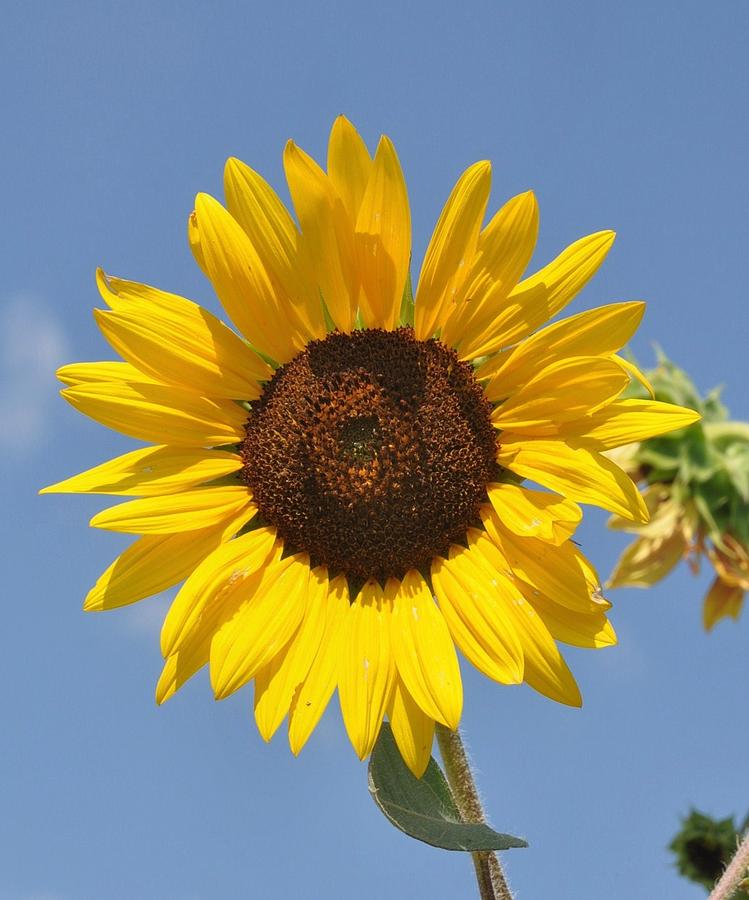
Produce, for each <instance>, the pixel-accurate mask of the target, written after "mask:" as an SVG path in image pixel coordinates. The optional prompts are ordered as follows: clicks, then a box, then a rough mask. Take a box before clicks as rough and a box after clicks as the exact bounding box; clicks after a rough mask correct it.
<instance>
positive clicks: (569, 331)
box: [476, 301, 645, 402]
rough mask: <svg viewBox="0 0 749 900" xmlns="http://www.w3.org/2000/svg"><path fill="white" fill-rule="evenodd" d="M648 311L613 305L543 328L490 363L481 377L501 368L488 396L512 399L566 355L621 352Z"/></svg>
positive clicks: (632, 305)
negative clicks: (539, 372)
mask: <svg viewBox="0 0 749 900" xmlns="http://www.w3.org/2000/svg"><path fill="white" fill-rule="evenodd" d="M644 312H645V304H644V303H642V302H636V301H633V302H630V303H610V304H608V305H607V306H599V307H596V308H595V309H589V310H586V311H585V312H582V313H578V314H577V315H575V316H569V317H568V318H566V319H562V321H561V322H555V323H554V324H553V325H549V326H547V327H546V328H543V329H541V331H539V332H537V333H536V334H534V335H531V337H529V338H527V339H526V340H524V341H523V342H522V343H521V344H519V345H518V346H517V347H515V349H514V350H512V351H511V352H510V353H509V355H508V356H506V357H502V358H501V360H497V362H496V363H495V362H494V360H493V359H490V360H488V361H487V362H486V363H484V364H483V365H482V366H479V368H478V370H477V373H476V374H477V377H478V378H486V377H487V376H488V375H490V374H492V372H493V371H494V370H493V366H494V365H496V364H500V365H501V368H499V369H498V370H496V374H495V375H494V377H493V378H492V379H491V381H490V382H489V383H488V384H487V385H486V388H485V390H486V396H487V397H488V398H489V399H490V400H492V401H494V402H496V401H497V400H501V399H502V398H504V397H509V396H510V395H511V394H512V393H514V392H515V391H516V390H517V389H518V388H519V387H520V386H521V385H523V384H525V383H526V382H527V381H529V380H530V379H531V378H533V377H534V376H535V375H536V373H537V372H538V371H539V370H540V369H542V368H544V367H545V366H547V365H548V364H549V363H551V362H555V361H556V360H558V359H562V358H564V357H567V356H608V355H609V354H611V353H613V352H615V351H616V350H619V349H620V348H621V347H623V346H624V345H625V344H626V343H627V341H629V339H630V338H631V337H632V335H633V334H634V333H635V331H636V330H637V327H638V326H639V324H640V321H641V320H642V316H643V313H644Z"/></svg>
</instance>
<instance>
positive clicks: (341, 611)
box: [289, 575, 349, 754]
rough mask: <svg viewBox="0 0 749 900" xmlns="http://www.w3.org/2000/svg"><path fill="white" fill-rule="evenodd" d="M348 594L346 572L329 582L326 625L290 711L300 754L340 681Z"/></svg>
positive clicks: (291, 740)
mask: <svg viewBox="0 0 749 900" xmlns="http://www.w3.org/2000/svg"><path fill="white" fill-rule="evenodd" d="M348 613H349V594H348V586H347V584H346V579H345V577H344V576H343V575H339V576H338V577H337V578H334V579H333V580H332V581H331V582H330V583H329V585H328V596H327V599H326V602H325V627H324V629H323V633H322V636H321V638H320V646H319V648H318V650H317V654H316V656H315V659H314V661H313V662H312V665H311V666H310V670H309V672H308V673H307V677H306V678H305V679H304V682H303V683H302V684H301V685H300V687H299V689H298V690H297V692H296V694H295V695H294V697H293V699H292V702H291V709H290V711H289V746H290V747H291V752H292V753H294V754H297V753H299V752H300V750H301V749H302V747H303V746H304V745H305V744H306V743H307V739H308V738H309V736H310V735H311V734H312V732H313V731H314V729H315V726H316V725H317V723H318V722H319V721H320V717H321V716H322V714H323V713H324V712H325V707H326V706H327V705H328V701H329V700H330V698H331V697H332V695H333V691H334V690H335V688H336V684H337V681H338V664H339V660H341V659H342V658H343V653H344V649H345V646H346V645H345V636H346V633H347V632H346V624H347V621H348Z"/></svg>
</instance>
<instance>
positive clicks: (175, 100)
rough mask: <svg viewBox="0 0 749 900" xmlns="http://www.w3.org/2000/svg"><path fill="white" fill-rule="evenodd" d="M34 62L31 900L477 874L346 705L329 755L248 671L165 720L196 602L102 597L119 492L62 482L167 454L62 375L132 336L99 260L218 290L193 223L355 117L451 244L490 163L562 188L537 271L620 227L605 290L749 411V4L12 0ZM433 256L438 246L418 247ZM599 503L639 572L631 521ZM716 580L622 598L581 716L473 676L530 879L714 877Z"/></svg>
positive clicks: (22, 274) (723, 716) (113, 549)
mask: <svg viewBox="0 0 749 900" xmlns="http://www.w3.org/2000/svg"><path fill="white" fill-rule="evenodd" d="M3 19H4V21H3V30H2V34H1V35H0V76H1V77H2V80H1V83H2V84H3V85H4V86H5V90H4V93H5V96H4V104H3V112H2V127H1V128H0V148H1V149H0V156H1V158H2V181H3V191H2V197H3V214H4V221H5V226H6V227H5V228H4V229H3V233H4V237H3V241H2V284H1V286H0V325H1V326H2V327H0V350H1V354H0V379H1V380H2V396H1V398H0V411H2V420H1V421H0V445H1V448H2V460H3V462H2V486H3V497H4V515H3V516H2V529H3V540H4V548H5V558H6V565H5V571H6V575H5V580H4V591H3V593H4V601H3V605H4V634H5V640H4V647H3V652H2V653H1V654H0V670H2V682H3V684H4V685H5V689H4V691H3V700H2V706H3V728H2V731H1V732H0V734H1V736H0V763H1V764H2V765H1V771H2V773H3V774H2V781H3V784H2V788H1V792H2V796H3V799H4V806H5V811H4V814H3V816H2V819H1V820H0V900H132V898H134V897H137V898H139V900H172V898H174V900H176V898H179V900H209V898H214V897H222V898H224V900H240V898H241V900H247V898H258V900H260V898H263V900H265V898H267V900H277V898H278V900H280V898H285V897H289V896H293V897H303V898H318V897H345V896H349V895H350V894H352V893H354V894H355V895H356V896H358V897H359V898H361V900H366V898H379V897H381V896H383V895H385V896H391V897H405V896H409V897H410V896H418V897H430V898H434V900H437V898H445V900H447V898H453V897H456V896H471V895H472V894H471V892H472V891H473V885H472V881H471V879H472V870H471V865H470V861H469V859H468V858H466V857H464V856H463V855H462V854H449V853H441V852H439V851H436V850H433V849H431V848H429V847H426V846H424V845H420V844H417V843H415V842H411V841H408V840H407V839H406V838H405V837H403V836H402V835H401V834H400V833H398V832H396V831H395V830H394V829H392V828H391V827H390V826H389V825H388V824H387V823H386V821H385V820H384V819H383V818H382V817H381V815H380V813H379V812H378V811H377V809H376V808H375V806H374V804H373V803H372V802H371V800H370V799H369V797H368V795H367V790H366V770H365V767H364V766H363V765H361V764H360V763H359V762H358V761H357V760H356V758H355V756H354V754H353V752H352V751H351V749H350V747H349V746H348V743H347V741H346V739H345V735H344V733H343V728H342V725H341V722H340V716H339V713H338V710H337V707H336V705H335V704H332V705H331V709H330V711H329V713H328V715H327V716H326V718H325V719H324V720H323V722H322V724H321V726H320V727H319V729H318V731H317V732H316V733H315V735H314V736H313V739H312V740H311V742H310V744H309V746H308V748H307V749H305V751H304V753H303V754H302V756H301V757H300V758H299V759H294V758H293V757H292V756H291V754H290V753H289V751H288V749H287V746H286V744H285V741H284V736H283V734H282V733H280V734H279V735H278V737H277V738H276V739H275V740H274V742H273V743H272V744H271V745H265V744H264V743H263V742H262V741H261V739H260V738H259V737H258V735H257V732H256V731H255V728H254V724H253V722H252V720H251V715H250V696H249V694H248V693H247V692H246V691H243V692H241V693H240V694H239V695H238V696H235V697H233V698H232V699H230V700H228V701H225V702H223V703H221V704H216V703H214V702H213V701H212V699H211V696H210V692H209V689H208V685H207V679H206V678H205V677H199V678H198V679H196V680H195V681H194V682H193V683H191V684H190V685H189V686H188V687H187V688H185V689H184V690H183V692H182V693H181V694H180V695H179V696H178V697H177V698H176V699H175V700H173V701H171V702H170V703H169V704H167V706H166V707H164V708H162V709H157V708H156V707H155V705H154V702H153V687H154V684H155V680H156V677H157V675H158V672H159V670H160V656H159V650H158V630H159V624H160V617H161V615H162V614H163V611H164V609H165V605H166V603H167V602H168V598H156V599H153V600H148V601H144V603H142V604H139V605H137V606H135V607H132V608H129V609H126V610H122V611H120V612H113V613H107V614H98V615H86V614H84V613H82V612H81V611H80V605H81V602H82V598H83V597H84V595H85V593H86V591H87V590H88V588H89V587H90V585H91V584H92V582H93V581H94V580H95V578H96V577H97V575H98V574H99V572H100V571H101V570H102V569H103V568H105V567H106V566H107V565H108V564H109V562H110V560H111V559H112V558H113V557H114V556H115V555H116V554H117V552H119V550H120V548H121V547H122V546H123V545H124V542H123V541H121V540H120V539H119V536H117V535H112V534H106V533H103V532H95V531H93V530H90V529H88V528H87V526H86V522H87V520H88V518H89V517H90V516H91V515H92V514H93V513H94V512H95V511H96V510H97V509H99V508H101V506H102V505H103V504H102V502H101V499H100V500H97V499H96V498H84V497H80V498H76V497H64V496H60V497H49V496H47V497H37V496H36V491H37V489H38V487H39V486H40V485H43V484H45V483H49V482H51V481H56V480H58V479H60V478H62V477H64V476H67V475H69V474H72V473H73V472H74V471H77V470H79V469H82V468H84V467H87V466H89V465H93V464H95V463H97V462H99V461H102V460H104V459H106V458H108V457H110V456H113V455H116V454H118V453H121V452H124V451H125V450H126V449H129V447H130V446H131V444H130V442H128V441H127V440H126V439H125V438H121V437H119V436H117V435H114V434H112V433H109V432H107V431H106V430H105V429H103V428H101V427H99V426H97V425H95V424H93V423H91V422H88V421H87V420H85V419H84V418H82V417H81V416H78V415H77V414H76V413H74V412H73V411H72V410H71V409H68V408H66V406H65V404H64V403H63V402H62V401H61V400H59V399H57V397H56V385H55V382H54V379H53V377H52V373H53V371H54V369H55V368H56V366H57V365H59V364H61V363H63V362H66V361H72V360H76V359H99V358H105V357H107V356H108V355H109V354H108V352H107V349H106V348H105V345H104V341H103V339H102V338H101V337H100V336H99V334H98V332H97V330H96V328H95V326H94V322H93V319H92V316H91V308H92V307H93V306H95V305H97V304H98V303H99V301H98V299H97V295H96V292H95V287H94V280H93V273H94V268H95V267H96V266H97V265H103V266H104V267H105V268H106V269H107V270H108V271H110V272H112V273H114V274H117V275H121V276H124V277H128V278H133V279H137V280H142V281H146V282H150V283H153V284H156V285H158V286H160V287H163V288H166V289H168V290H172V291H175V292H178V293H183V294H185V295H186V296H190V297H192V298H194V299H196V300H198V301H200V302H203V303H205V304H206V305H208V306H210V307H211V308H213V309H215V308H216V306H215V300H214V298H213V297H212V296H211V292H210V289H209V286H208V285H207V283H206V282H205V281H204V280H203V278H202V276H201V275H200V273H199V272H198V270H197V269H196V267H195V266H194V264H193V262H192V259H191V257H190V254H189V250H188V248H187V243H186V239H185V220H186V216H187V214H188V213H189V211H190V209H191V207H192V202H193V197H194V194H195V193H196V192H197V191H199V190H205V191H209V192H212V193H219V192H220V185H221V172H222V167H223V163H224V160H225V158H226V157H227V156H229V155H237V156H239V157H241V158H243V159H245V160H246V161H247V162H249V163H250V164H251V165H252V166H253V167H254V168H257V169H259V170H260V171H261V172H263V173H264V174H265V175H266V177H268V178H269V179H270V180H271V182H272V183H273V184H275V185H276V187H277V188H279V190H281V191H282V192H283V193H284V195H285V188H284V185H283V180H282V168H281V151H282V147H283V144H284V142H285V141H286V139H287V138H288V137H291V136H293V137H294V138H295V139H296V140H297V141H298V143H300V144H301V146H303V147H304V148H305V149H307V150H308V151H310V152H312V153H313V154H315V155H316V156H317V157H318V158H320V157H321V156H322V155H323V152H324V147H325V142H326V139H327V131H328V128H329V126H330V124H331V122H332V120H333V118H334V117H335V116H336V115H337V114H338V113H340V112H344V113H346V114H347V115H348V116H349V117H350V118H351V119H352V120H353V121H354V122H356V123H357V125H358V126H359V128H360V130H361V131H362V133H363V135H364V136H365V137H366V139H367V140H368V141H369V142H370V144H371V145H373V144H374V142H375V141H376V139H377V137H378V135H379V134H380V133H381V132H385V133H387V134H389V135H390V136H391V137H392V138H393V140H394V141H395V143H396V146H397V148H398V152H399V154H400V158H401V161H402V164H403V167H404V170H405V173H406V177H407V180H408V184H409V190H410V195H411V205H412V211H413V222H414V232H415V237H414V252H415V260H416V261H418V259H419V258H420V256H421V254H422V253H423V249H424V246H425V243H426V240H427V238H428V234H429V230H430V228H431V227H432V225H433V223H434V221H435V219H436V216H437V214H438V212H439V208H440V206H441V204H442V203H443V201H444V199H445V197H446V196H447V193H448V192H449V190H450V188H451V186H452V184H453V182H454V180H455V178H456V177H457V175H458V174H459V173H460V172H461V171H462V170H463V169H464V168H465V167H466V166H467V165H468V164H469V163H471V162H473V161H474V160H476V159H480V158H489V159H492V160H493V162H494V187H493V199H492V204H491V205H492V209H496V207H497V206H498V205H499V204H500V203H501V202H502V201H503V200H504V199H505V198H506V197H508V196H510V195H512V194H515V193H518V192H519V191H523V190H526V189H528V188H533V189H534V190H535V191H536V192H537V195H538V198H539V203H540V207H541V236H540V240H539V245H538V252H537V257H536V261H537V262H544V261H546V260H547V259H548V258H550V257H551V256H552V255H553V254H555V253H556V252H557V251H558V250H559V249H561V248H562V247H563V246H564V245H566V244H567V243H569V242H571V241H572V240H574V239H575V238H577V237H579V236H581V235H582V234H585V233H588V232H590V231H595V230H598V229H600V228H614V229H616V230H617V231H618V233H619V237H618V240H617V243H616V245H615V246H614V249H613V251H612V252H611V254H610V257H609V259H608V261H607V263H606V264H605V266H604V268H603V269H602V271H601V272H600V274H599V275H598V276H597V277H596V279H595V280H594V282H593V283H592V284H591V285H590V286H589V287H588V288H587V289H586V290H585V292H584V293H583V294H582V295H581V297H580V298H579V299H578V300H577V301H576V304H575V306H574V307H573V311H579V310H581V309H584V308H587V307H590V306H594V305H597V304H599V303H602V302H606V301H613V300H629V299H647V300H648V301H649V307H648V312H647V315H646V318H645V321H644V324H643V326H642V328H641V331H640V333H639V335H638V337H637V339H636V341H635V342H634V345H633V347H634V350H635V352H636V353H637V355H638V356H639V357H640V359H641V360H642V361H643V362H644V363H646V364H649V363H650V362H651V361H652V351H651V343H652V342H653V341H658V342H660V343H661V344H662V345H663V346H664V347H665V349H666V350H667V352H668V353H669V354H670V355H671V356H672V357H673V358H674V359H675V360H677V361H678V362H680V363H681V364H683V365H685V366H686V367H687V368H688V369H689V371H690V372H691V373H692V374H693V376H694V378H695V379H696V381H697V383H698V384H699V386H700V387H701V388H702V389H703V390H704V389H707V388H709V387H712V386H713V385H715V384H718V383H725V384H726V386H727V387H726V391H725V399H726V401H727V402H728V404H729V406H730V407H731V409H732V412H733V414H734V416H735V417H737V418H744V419H746V418H749V401H748V400H747V394H746V391H745V389H744V385H745V384H746V382H747V377H748V376H749V372H748V371H747V357H746V331H747V317H746V312H745V310H746V302H747V298H746V288H745V271H746V240H747V229H746V209H747V207H749V182H748V181H747V175H746V161H747V159H748V158H749V124H748V123H747V117H746V115H745V114H744V111H745V107H746V93H747V80H748V76H749V62H748V61H747V54H746V35H747V26H749V6H747V4H746V3H745V2H744V0H724V2H722V3H720V4H710V5H708V4H705V3H696V2H689V0H687V2H684V0H680V2H675V0H661V2H660V3H658V4H652V3H648V2H644V0H635V2H631V3H627V4H622V3H620V2H611V0H598V2H593V0H589V2H568V3H557V2H553V0H535V2H534V0H528V2H525V3H522V4H521V3H508V2H474V0H466V2H463V3H441V2H431V3H425V2H413V3H408V4H404V3H396V2H393V0H380V2H378V3H377V4H363V3H356V2H353V3H352V2H330V0H319V2H317V3H314V4H306V3H288V2H279V3H275V4H251V3H248V2H244V3H240V2H218V3H215V4H208V3H199V2H194V0H183V2H180V3H175V2H162V3H147V2H142V0H132V2H129V3H127V4H101V3H93V2H90V3H82V2H69V3H66V4H57V3H52V2H50V0H47V2H36V3H35V2H23V3H21V2H16V0H11V2H9V3H6V4H5V5H4V12H3ZM414 268H415V270H417V266H415V267H414ZM604 523H605V516H603V515H602V514H599V513H597V512H591V514H590V515H589V516H587V518H586V524H585V526H584V529H583V531H582V541H583V544H584V547H585V550H586V552H587V553H588V555H589V556H591V557H592V558H593V559H594V560H595V561H596V562H597V563H598V565H599V567H600V569H601V571H603V572H607V571H609V570H610V568H611V565H612V563H613V561H614V559H615V558H616V556H617V555H618V553H619V552H620V550H621V548H622V546H623V544H624V539H623V537H622V536H621V535H616V534H613V533H610V532H606V531H605V530H604ZM708 580H709V579H708V575H707V573H704V574H703V575H702V576H701V577H700V578H698V579H693V578H691V577H690V576H688V575H687V574H686V573H685V572H683V571H680V572H678V573H676V574H675V575H673V576H671V577H670V578H669V579H668V580H667V581H666V582H665V583H663V584H661V585H660V586H658V587H657V588H656V589H654V590H652V591H649V592H647V593H644V592H637V591H630V590H622V591H619V592H617V593H615V594H614V595H613V596H612V599H613V600H614V602H615V608H614V611H613V620H614V622H615V625H616V627H617V630H618V632H619V636H620V645H619V646H618V647H617V648H615V649H612V650H608V651H602V652H598V653H591V652H583V651H577V652H575V651H571V652H570V653H569V654H568V656H569V659H570V661H571V664H572V667H573V669H574V671H575V673H576V674H577V676H578V679H579V682H580V684H581V687H582V690H583V694H584V697H585V706H584V708H583V709H582V710H568V709H565V708H562V707H559V706H556V705H554V704H552V703H551V702H550V701H548V700H545V699H543V698H541V697H539V696H537V695H534V694H533V693H532V692H531V691H530V690H529V689H527V688H503V687H500V686H497V685H493V684H491V683H489V682H487V681H485V680H483V679H481V678H480V677H478V676H477V675H476V674H475V673H474V672H471V671H470V670H469V669H468V667H467V666H465V667H464V680H465V683H466V698H467V700H466V710H465V717H464V724H465V728H466V731H467V735H468V742H469V744H470V747H471V749H472V753H473V756H474V759H475V762H476V766H477V768H478V772H479V778H480V783H481V788H482V792H483V795H484V798H485V800H486V803H487V806H488V808H489V810H490V814H491V817H492V820H493V823H494V824H495V826H497V827H498V828H499V829H500V830H507V831H510V832H513V833H517V834H522V835H524V836H525V837H527V839H528V841H529V843H530V848H529V849H527V850H518V851H514V852H510V853H507V854H505V858H506V862H507V867H508V872H509V877H510V880H511V882H512V884H513V885H514V887H515V888H516V890H517V894H518V897H519V898H524V897H527V898H540V897H551V896H554V897H560V898H568V897H569V898H573V897H574V898H575V900H598V898H599V897H601V896H603V895H605V896H606V898H607V900H624V898H627V900H629V898H631V897H669V898H670V897H674V898H685V900H689V898H697V897H700V896H702V892H701V891H700V890H699V889H697V888H695V887H694V886H691V885H689V884H688V883H686V882H683V881H682V880H681V879H679V878H678V877H677V876H676V875H675V873H674V871H673V868H672V864H671V859H670V857H669V854H668V853H667V851H666V849H665V846H666V844H667V843H668V842H669V840H670V837H671V835H672V834H673V832H674V831H675V829H676V827H677V824H678V818H679V816H680V815H681V814H683V813H685V812H687V811H688V809H689V807H690V805H691V804H694V805H696V806H698V807H699V808H701V809H703V810H706V811H708V812H711V813H714V814H717V815H721V816H722V815H728V814H731V813H737V814H739V815H740V816H743V815H744V814H745V813H746V811H747V807H749V797H748V796H747V790H746V778H745V775H744V773H742V774H741V775H737V774H736V773H735V770H734V766H735V765H736V760H737V758H738V757H739V755H740V753H741V752H742V748H744V747H745V746H746V744H747V738H748V737H749V731H748V727H747V722H746V716H745V710H744V704H743V703H742V702H741V698H742V697H743V696H744V693H743V691H744V688H743V686H744V685H745V683H746V675H747V666H746V660H747V649H746V648H747V635H748V629H749V615H745V616H744V618H743V620H742V621H740V622H739V623H738V624H734V623H722V624H721V625H719V626H718V627H717V629H716V631H715V632H714V633H713V634H712V635H710V636H706V635H705V634H704V633H703V632H702V628H701V625H700V606H701V597H702V594H703V593H704V590H705V588H706V585H707V583H708Z"/></svg>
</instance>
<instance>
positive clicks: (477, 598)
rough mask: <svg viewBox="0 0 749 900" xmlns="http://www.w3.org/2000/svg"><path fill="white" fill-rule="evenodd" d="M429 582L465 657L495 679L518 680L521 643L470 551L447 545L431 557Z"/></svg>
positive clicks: (512, 682) (502, 681)
mask: <svg viewBox="0 0 749 900" xmlns="http://www.w3.org/2000/svg"><path fill="white" fill-rule="evenodd" d="M432 584H433V585H434V590H435V593H436V595H437V599H438V600H439V605H440V610H441V611H442V615H443V616H444V617H445V621H446V622H447V627H448V628H449V629H450V634H451V635H452V636H453V639H454V641H455V643H456V644H457V645H458V647H459V648H460V650H461V652H462V653H463V655H464V656H465V657H466V659H468V660H469V662H471V663H473V665H474V666H476V668H477V669H478V670H479V671H480V672H483V673H484V675H487V676H488V677H489V678H492V679H494V681H499V682H501V683H502V684H520V682H521V681H522V680H523V649H522V647H521V645H520V641H519V640H518V636H517V634H516V632H515V629H514V627H513V624H512V617H511V616H510V614H509V612H508V611H507V609H506V608H505V607H504V605H503V604H502V603H500V602H499V601H498V600H497V598H496V596H495V593H494V590H493V587H492V583H491V580H490V579H489V578H488V577H487V575H486V573H485V572H484V570H483V569H482V568H481V566H480V565H479V563H478V561H477V560H476V559H474V553H472V552H471V551H470V550H467V549H465V548H464V547H458V546H452V547H451V548H450V555H449V559H446V560H445V559H441V558H439V557H438V558H436V559H434V560H433V561H432Z"/></svg>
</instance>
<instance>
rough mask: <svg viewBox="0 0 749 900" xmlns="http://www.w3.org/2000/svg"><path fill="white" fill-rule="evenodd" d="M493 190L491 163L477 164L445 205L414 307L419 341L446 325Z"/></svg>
mask: <svg viewBox="0 0 749 900" xmlns="http://www.w3.org/2000/svg"><path fill="white" fill-rule="evenodd" d="M490 187H491V163H489V162H486V161H482V162H477V163H474V164H473V165H472V166H470V167H469V168H468V169H466V171H465V172H464V173H463V174H462V175H461V176H460V178H459V179H458V182H457V184H456V185H455V187H454V188H453V190H452V193H451V194H450V196H449V198H448V200H447V203H446V204H445V206H444V208H443V209H442V212H441V213H440V217H439V219H438V221H437V225H436V227H435V229H434V233H433V235H432V238H431V240H430V241H429V246H428V247H427V251H426V254H425V256H424V263H423V265H422V267H421V274H420V275H419V283H418V287H417V290H416V297H415V307H414V316H415V320H414V330H415V332H416V337H417V339H418V340H420V341H422V340H426V339H427V338H430V337H431V336H432V335H433V334H434V332H435V331H437V329H438V328H439V327H440V326H441V325H442V324H443V321H444V319H445V317H446V313H447V312H448V310H449V306H448V305H449V304H450V303H452V302H453V301H454V300H455V297H456V294H457V292H458V291H459V290H460V287H461V285H462V283H463V280H464V278H465V277H466V275H467V273H468V267H469V265H470V263H471V261H472V259H473V255H474V254H475V252H476V248H477V246H478V241H479V233H480V231H481V223H482V222H483V219H484V213H485V211H486V204H487V202H488V200H489V189H490Z"/></svg>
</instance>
